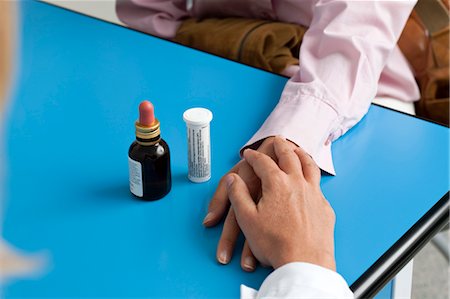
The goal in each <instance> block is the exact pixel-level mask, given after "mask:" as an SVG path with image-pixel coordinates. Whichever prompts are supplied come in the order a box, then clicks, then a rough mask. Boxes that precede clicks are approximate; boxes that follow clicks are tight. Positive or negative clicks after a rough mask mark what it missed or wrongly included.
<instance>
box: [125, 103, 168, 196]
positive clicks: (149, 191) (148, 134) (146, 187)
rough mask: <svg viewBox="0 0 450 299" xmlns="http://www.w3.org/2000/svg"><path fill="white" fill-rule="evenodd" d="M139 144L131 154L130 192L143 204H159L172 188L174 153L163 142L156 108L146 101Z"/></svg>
mask: <svg viewBox="0 0 450 299" xmlns="http://www.w3.org/2000/svg"><path fill="white" fill-rule="evenodd" d="M135 126H136V141H134V142H133V143H132V144H131V146H130V149H129V150H128V163H129V168H130V191H131V193H132V194H133V195H134V196H136V197H138V198H140V199H143V200H157V199H160V198H162V197H164V196H165V195H166V194H167V193H169V191H170V189H171V187H172V178H171V172H170V151H169V146H168V145H167V143H166V142H165V141H164V140H163V139H161V133H160V125H159V121H158V120H157V119H156V118H154V116H153V105H151V103H150V102H148V101H144V102H142V103H141V105H140V106H139V121H137V122H136V124H135Z"/></svg>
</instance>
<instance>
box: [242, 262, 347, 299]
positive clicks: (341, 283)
mask: <svg viewBox="0 0 450 299" xmlns="http://www.w3.org/2000/svg"><path fill="white" fill-rule="evenodd" d="M353 297H354V296H353V293H352V291H351V290H350V288H349V287H348V285H347V282H346V281H345V280H344V278H343V277H342V276H341V275H339V274H338V273H337V272H334V271H332V270H329V269H326V268H323V267H321V266H317V265H313V264H310V263H300V262H295V263H289V264H286V265H284V266H282V267H280V268H278V269H277V270H275V271H274V272H272V273H271V274H270V275H269V276H268V277H267V278H266V279H265V280H264V282H263V283H262V285H261V287H260V289H259V291H256V290H254V289H252V288H249V287H246V286H244V285H241V299H256V298H308V299H313V298H321V299H322V298H353Z"/></svg>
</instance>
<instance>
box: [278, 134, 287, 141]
mask: <svg viewBox="0 0 450 299" xmlns="http://www.w3.org/2000/svg"><path fill="white" fill-rule="evenodd" d="M277 137H278V138H280V139H281V140H283V141H286V137H284V136H283V135H278V136H277Z"/></svg>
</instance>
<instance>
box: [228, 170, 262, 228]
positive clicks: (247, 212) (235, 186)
mask: <svg viewBox="0 0 450 299" xmlns="http://www.w3.org/2000/svg"><path fill="white" fill-rule="evenodd" d="M226 184H227V191H228V198H229V199H230V202H231V205H232V206H233V209H234V214H235V215H236V220H237V222H238V223H239V226H240V227H241V229H242V230H243V231H245V230H246V228H247V227H248V225H249V224H250V223H252V222H253V221H252V220H253V219H254V217H255V216H256V213H257V210H256V205H255V202H254V201H253V199H252V197H251V195H250V192H249V191H248V188H247V185H246V184H245V182H244V181H243V180H242V179H241V177H240V176H239V175H237V174H233V173H232V174H229V175H228V176H227V178H226Z"/></svg>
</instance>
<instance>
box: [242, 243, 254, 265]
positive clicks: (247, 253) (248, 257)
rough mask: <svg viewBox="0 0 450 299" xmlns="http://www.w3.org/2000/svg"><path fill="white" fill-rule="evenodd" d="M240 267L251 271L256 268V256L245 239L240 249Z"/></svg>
mask: <svg viewBox="0 0 450 299" xmlns="http://www.w3.org/2000/svg"><path fill="white" fill-rule="evenodd" d="M241 267H242V269H243V270H244V271H247V272H253V271H255V268H256V258H255V256H254V255H253V253H252V250H251V249H250V246H249V245H248V241H247V240H245V243H244V248H243V249H242V256H241Z"/></svg>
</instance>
